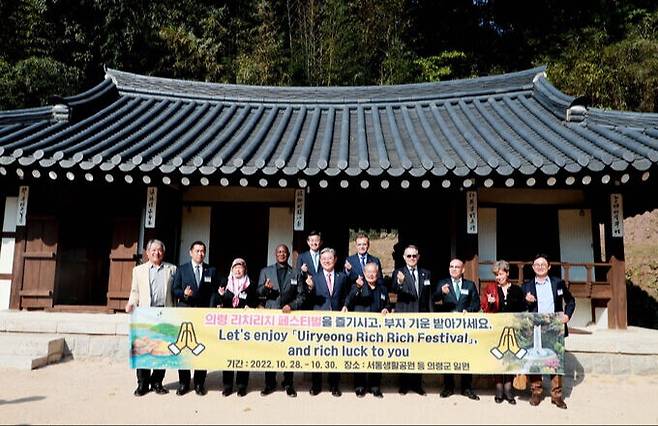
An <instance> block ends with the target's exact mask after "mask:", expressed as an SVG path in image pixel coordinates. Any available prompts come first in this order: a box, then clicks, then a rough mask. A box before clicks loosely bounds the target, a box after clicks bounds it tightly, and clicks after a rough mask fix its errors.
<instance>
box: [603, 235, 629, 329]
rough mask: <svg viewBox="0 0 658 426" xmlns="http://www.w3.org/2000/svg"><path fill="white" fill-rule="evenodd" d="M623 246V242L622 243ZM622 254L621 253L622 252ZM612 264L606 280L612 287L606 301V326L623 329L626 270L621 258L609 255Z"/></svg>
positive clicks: (626, 318)
mask: <svg viewBox="0 0 658 426" xmlns="http://www.w3.org/2000/svg"><path fill="white" fill-rule="evenodd" d="M622 248H623V244H622ZM622 255H623V253H622ZM609 262H610V263H611V264H612V267H611V268H610V271H609V272H608V281H609V282H610V287H611V289H612V297H611V298H610V301H609V302H608V328H613V329H621V330H624V329H626V328H627V327H628V312H627V309H628V308H627V302H626V270H625V267H624V260H623V258H622V259H621V260H620V259H618V258H617V257H616V256H614V255H613V256H611V257H610V260H609Z"/></svg>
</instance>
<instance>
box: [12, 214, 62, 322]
mask: <svg viewBox="0 0 658 426" xmlns="http://www.w3.org/2000/svg"><path fill="white" fill-rule="evenodd" d="M21 234H22V235H23V236H24V239H19V241H18V244H17V249H19V250H20V254H19V256H20V257H21V261H20V264H21V265H20V266H21V268H20V269H21V272H22V274H21V273H18V274H17V275H16V277H15V279H18V280H21V283H20V291H19V296H20V308H22V309H35V308H49V307H52V306H53V292H54V290H55V271H56V266H57V238H58V224H57V220H56V219H55V217H54V216H29V217H28V219H27V226H26V227H25V231H24V232H23V233H21Z"/></svg>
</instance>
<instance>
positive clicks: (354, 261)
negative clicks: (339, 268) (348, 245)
mask: <svg viewBox="0 0 658 426" xmlns="http://www.w3.org/2000/svg"><path fill="white" fill-rule="evenodd" d="M355 245H356V253H355V254H353V255H352V256H349V257H348V258H347V259H346V260H345V273H346V274H347V276H348V277H349V278H350V281H351V282H352V283H354V282H356V280H357V279H358V278H359V277H362V278H363V277H364V276H365V274H364V272H363V268H364V267H365V266H366V265H367V264H368V263H374V264H375V265H377V268H378V269H377V270H378V271H379V272H378V274H377V278H378V281H380V283H382V284H383V282H384V280H383V277H382V272H381V271H382V264H381V262H380V261H379V259H378V258H376V257H375V256H373V255H371V254H370V253H368V249H369V248H370V238H368V236H367V235H366V234H364V233H359V234H357V236H356V240H355Z"/></svg>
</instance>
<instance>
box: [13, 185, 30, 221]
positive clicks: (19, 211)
mask: <svg viewBox="0 0 658 426" xmlns="http://www.w3.org/2000/svg"><path fill="white" fill-rule="evenodd" d="M29 195H30V187H29V186H20V187H18V202H17V205H16V226H25V223H26V219H27V199H28V197H29Z"/></svg>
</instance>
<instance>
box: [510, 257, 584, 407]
mask: <svg viewBox="0 0 658 426" xmlns="http://www.w3.org/2000/svg"><path fill="white" fill-rule="evenodd" d="M550 268H551V265H550V263H549V261H548V256H546V255H545V254H538V255H537V256H535V259H534V261H533V263H532V270H533V271H535V278H534V279H533V280H530V281H526V282H525V283H523V294H525V300H526V302H527V303H528V312H539V313H542V314H546V313H557V312H561V313H562V322H563V323H564V337H566V336H567V335H568V334H569V330H568V328H567V322H569V319H570V318H571V316H572V315H573V312H574V311H575V310H576V299H574V297H573V296H572V295H571V293H570V292H569V289H568V288H567V286H566V285H565V284H564V281H562V280H561V279H559V278H555V277H549V276H548V271H549V270H550ZM529 379H530V388H531V389H532V396H531V397H530V405H539V403H540V402H541V399H542V395H543V393H544V392H543V387H542V376H541V375H539V374H531V375H529ZM551 402H552V403H553V404H555V405H556V406H557V407H559V408H562V409H566V408H567V404H566V403H565V402H564V399H563V397H562V376H559V375H557V374H552V375H551Z"/></svg>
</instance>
